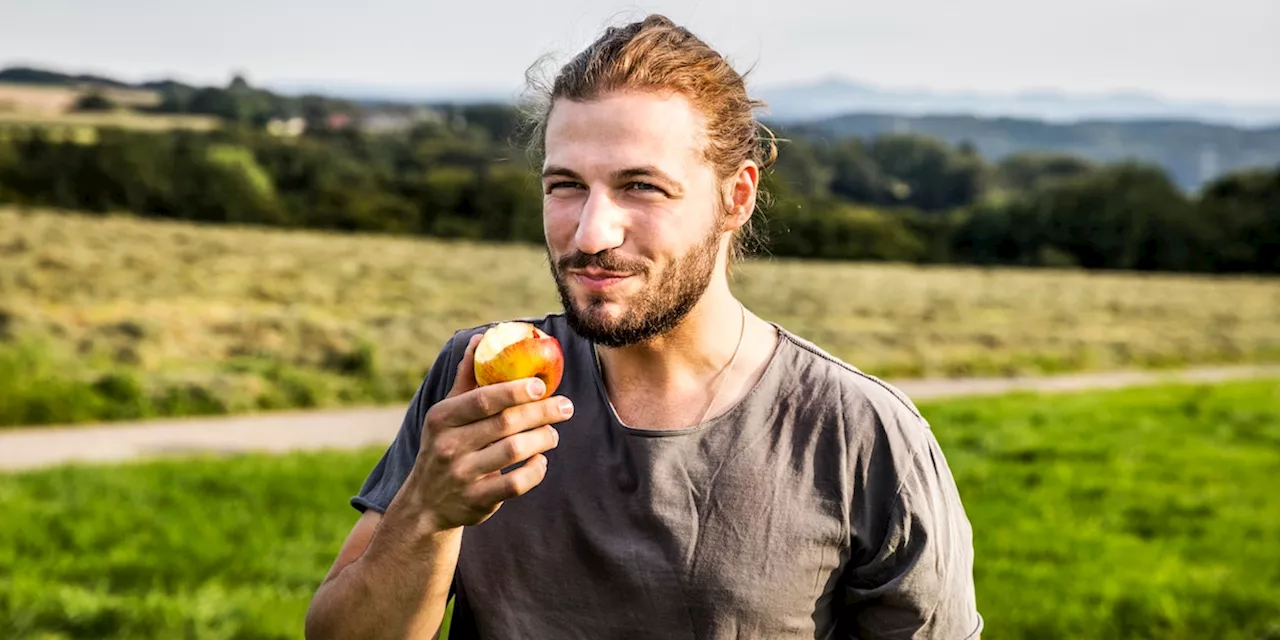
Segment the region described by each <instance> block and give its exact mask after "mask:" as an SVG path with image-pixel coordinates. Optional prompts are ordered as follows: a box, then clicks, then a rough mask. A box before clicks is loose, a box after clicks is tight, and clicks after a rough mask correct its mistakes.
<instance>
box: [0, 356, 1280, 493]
mask: <svg viewBox="0 0 1280 640" xmlns="http://www.w3.org/2000/svg"><path fill="white" fill-rule="evenodd" d="M1262 377H1280V366H1260V367H1229V368H1205V369H1190V370H1184V371H1176V372H1133V371H1119V372H1106V373H1090V374H1078V375H1069V376H1056V377H1044V378H996V379H986V378H970V379H957V380H946V379H938V380H896V381H892V382H893V383H894V384H895V385H897V386H898V387H899V388H901V389H902V390H903V391H904V392H906V393H907V395H909V396H911V398H912V399H914V400H932V399H937V398H947V397H956V396H978V395H993V394H1001V393H1007V392H1010V391H1037V392H1048V393H1051V392H1063V391H1079V390H1087V389H1115V388H1121V387H1129V386H1138V385H1144V384H1152V383H1158V382H1164V381H1188V382H1218V381H1224V380H1234V379H1243V378H1262ZM403 416H404V406H403V405H399V406H392V407H379V408H362V409H338V410H327V411H313V412H284V413H271V414H258V415H247V416H232V417H216V418H196V419H183V420H157V421H149V422H135V423H111V424H101V425H90V426H77V427H35V428H29V429H15V430H0V470H20V469H34V468H39V467H47V466H53V465H59V464H66V463H73V462H74V463H86V462H87V463H108V462H120V461H126V460H135V459H145V458H154V457H164V456H181V455H183V454H193V453H200V454H204V453H236V452H245V451H265V452H285V451H302V450H314V449H329V448H344V449H350V448H357V447H362V446H369V445H385V444H386V443H388V442H390V441H391V439H392V438H394V437H395V433H396V431H397V429H399V427H400V421H401V419H402V418H403Z"/></svg>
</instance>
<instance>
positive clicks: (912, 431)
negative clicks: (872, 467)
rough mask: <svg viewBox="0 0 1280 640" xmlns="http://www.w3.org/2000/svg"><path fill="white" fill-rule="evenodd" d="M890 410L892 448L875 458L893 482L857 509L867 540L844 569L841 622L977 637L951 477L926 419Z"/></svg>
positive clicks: (860, 627)
mask: <svg viewBox="0 0 1280 640" xmlns="http://www.w3.org/2000/svg"><path fill="white" fill-rule="evenodd" d="M892 413H893V414H896V415H895V416H894V417H892V418H890V421H891V422H896V424H892V425H887V426H888V429H889V430H890V431H895V430H896V431H897V433H896V434H895V435H896V436H898V438H893V437H892V436H890V439H893V440H897V442H896V444H895V445H894V446H892V447H889V448H891V449H896V450H895V451H893V452H892V453H890V452H889V451H888V450H887V449H882V450H881V453H882V454H887V455H883V456H882V457H883V458H884V460H882V461H881V462H880V463H878V464H891V465H892V466H893V467H894V469H893V470H892V471H891V472H889V473H887V474H885V477H886V478H888V477H892V478H894V479H895V482H894V483H893V486H894V487H896V488H895V489H894V490H893V491H885V492H884V493H883V494H882V495H880V496H864V499H867V500H871V501H873V502H874V503H875V504H876V505H877V506H876V507H875V508H864V509H863V510H861V513H862V514H864V515H865V516H866V520H867V521H866V522H864V523H863V524H864V525H865V526H866V533H867V534H868V535H867V538H868V539H864V540H862V541H860V542H861V548H860V549H859V551H860V552H859V553H858V554H857V555H859V556H860V558H859V559H858V560H857V561H856V563H852V564H851V566H850V567H849V568H848V570H847V572H846V575H845V579H844V591H845V594H844V595H845V605H846V608H845V612H844V614H843V615H842V618H843V619H842V620H841V625H840V627H841V628H842V629H844V630H846V635H845V637H849V638H857V639H858V640H881V639H895V640H896V639H903V640H906V639H908V638H909V639H911V640H944V639H945V640H971V639H973V638H977V637H978V635H979V633H980V632H981V631H982V627H983V620H982V616H981V615H980V614H979V613H978V609H977V604H976V596H975V593H974V581H973V534H972V530H971V528H970V524H969V520H968V518H967V516H966V515H965V510H964V506H963V505H962V504H961V502H960V493H959V490H958V489H957V487H956V484H955V479H954V478H953V477H952V475H951V471H950V469H949V468H948V466H947V462H946V459H945V458H944V457H943V455H942V449H941V448H940V447H939V445H938V442H937V440H936V439H935V438H934V436H933V432H932V430H931V429H930V428H929V427H928V424H927V423H926V422H925V421H924V419H923V418H921V417H920V416H919V415H918V414H915V412H914V410H907V409H905V408H904V409H902V410H901V411H893V412H892ZM881 426H882V427H884V426H886V425H881ZM895 428H896V429H895ZM882 433H883V432H882ZM899 438H900V439H899ZM890 461H891V462H890Z"/></svg>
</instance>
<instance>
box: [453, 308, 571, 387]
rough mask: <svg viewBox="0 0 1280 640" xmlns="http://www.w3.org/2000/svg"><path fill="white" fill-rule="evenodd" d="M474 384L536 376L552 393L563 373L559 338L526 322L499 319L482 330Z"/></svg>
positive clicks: (476, 353)
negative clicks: (498, 321)
mask: <svg viewBox="0 0 1280 640" xmlns="http://www.w3.org/2000/svg"><path fill="white" fill-rule="evenodd" d="M475 374H476V384H478V385H481V386H484V385H488V384H494V383H498V382H508V381H511V380H519V379H521V378H538V379H540V380H542V383H543V384H545V385H546V386H547V392H546V394H544V397H545V396H550V395H551V394H553V393H555V391H556V388H557V387H559V386H560V378H561V376H562V375H563V374H564V352H563V350H561V348H560V341H559V340H556V339H555V337H554V336H551V335H549V334H547V333H545V332H543V331H541V330H540V329H538V328H537V327H535V326H533V325H531V324H529V323H527V322H500V323H498V324H496V325H494V326H492V327H490V328H489V329H488V330H486V331H485V332H484V336H482V337H481V338H480V344H478V345H476V352H475Z"/></svg>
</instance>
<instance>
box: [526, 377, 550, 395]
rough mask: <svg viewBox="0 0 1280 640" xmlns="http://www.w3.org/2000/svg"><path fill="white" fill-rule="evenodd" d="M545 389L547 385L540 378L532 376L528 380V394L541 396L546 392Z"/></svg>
mask: <svg viewBox="0 0 1280 640" xmlns="http://www.w3.org/2000/svg"><path fill="white" fill-rule="evenodd" d="M546 391H547V385H545V384H543V383H542V380H540V379H538V378H534V379H533V380H531V381H530V382H529V395H531V396H533V397H535V398H541V397H542V394H543V393H546Z"/></svg>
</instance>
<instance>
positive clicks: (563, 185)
mask: <svg viewBox="0 0 1280 640" xmlns="http://www.w3.org/2000/svg"><path fill="white" fill-rule="evenodd" d="M581 186H582V185H580V184H578V183H576V182H552V183H551V184H549V185H547V193H551V192H552V191H555V190H556V189H577V188H579V187H581Z"/></svg>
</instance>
